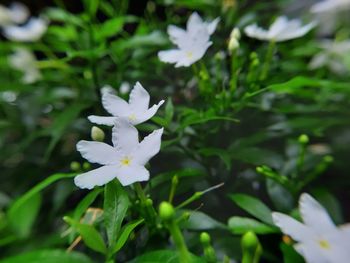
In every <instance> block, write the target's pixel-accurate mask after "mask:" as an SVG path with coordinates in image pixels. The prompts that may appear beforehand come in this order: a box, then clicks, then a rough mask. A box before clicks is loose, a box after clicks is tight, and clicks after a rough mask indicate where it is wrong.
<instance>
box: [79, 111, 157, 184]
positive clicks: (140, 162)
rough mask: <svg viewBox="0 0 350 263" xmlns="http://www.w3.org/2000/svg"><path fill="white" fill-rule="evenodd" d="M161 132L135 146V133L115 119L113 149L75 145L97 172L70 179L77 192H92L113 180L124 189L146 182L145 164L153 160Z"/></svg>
mask: <svg viewBox="0 0 350 263" xmlns="http://www.w3.org/2000/svg"><path fill="white" fill-rule="evenodd" d="M162 134H163V128H161V129H158V130H155V131H153V132H152V133H151V134H150V135H148V136H147V137H145V138H144V139H143V140H142V141H141V142H139V138H138V136H139V135H138V131H137V129H136V128H135V127H134V126H133V125H132V124H131V123H130V122H129V121H128V120H126V119H124V118H118V119H117V120H116V123H115V126H114V127H113V130H112V142H113V146H110V145H108V144H106V143H102V142H95V141H79V142H78V144H77V150H78V151H79V152H80V153H81V155H82V156H83V157H84V158H85V159H86V160H88V161H89V162H91V163H98V164H101V165H103V166H102V167H100V168H97V169H94V170H92V171H89V172H86V173H83V174H80V175H78V176H76V177H75V178H74V182H75V184H76V185H77V186H78V187H79V188H87V189H92V188H93V187H95V186H101V185H104V184H106V183H108V182H110V181H111V180H113V179H114V178H117V179H118V180H119V181H120V183H121V184H122V185H124V186H126V185H130V184H132V183H135V182H141V181H147V180H148V179H149V176H150V174H149V171H148V170H147V169H146V168H145V167H144V166H145V164H146V163H147V162H148V161H149V160H150V159H151V158H152V157H153V156H155V155H156V154H157V153H158V152H159V150H160V145H161V136H162Z"/></svg>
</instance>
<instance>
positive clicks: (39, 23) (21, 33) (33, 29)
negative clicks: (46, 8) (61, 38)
mask: <svg viewBox="0 0 350 263" xmlns="http://www.w3.org/2000/svg"><path fill="white" fill-rule="evenodd" d="M47 27H48V22H47V20H45V19H43V18H34V17H33V18H31V19H29V21H28V22H27V23H26V24H25V25H23V26H15V25H10V26H5V27H4V35H5V37H6V38H8V39H10V40H12V41H18V42H31V41H37V40H39V39H40V38H41V37H42V36H43V34H45V32H46V30H47Z"/></svg>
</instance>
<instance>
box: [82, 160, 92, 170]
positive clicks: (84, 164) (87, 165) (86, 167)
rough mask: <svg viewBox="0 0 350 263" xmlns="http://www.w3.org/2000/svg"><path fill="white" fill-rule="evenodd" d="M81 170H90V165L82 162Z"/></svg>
mask: <svg viewBox="0 0 350 263" xmlns="http://www.w3.org/2000/svg"><path fill="white" fill-rule="evenodd" d="M83 169H84V170H90V169H91V164H90V163H88V162H84V163H83Z"/></svg>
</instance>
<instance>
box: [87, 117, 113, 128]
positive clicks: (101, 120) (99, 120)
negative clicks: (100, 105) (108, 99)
mask: <svg viewBox="0 0 350 263" xmlns="http://www.w3.org/2000/svg"><path fill="white" fill-rule="evenodd" d="M88 119H89V121H91V122H92V123H96V124H101V125H108V126H113V125H114V123H115V121H116V117H104V116H96V115H90V116H89V117H88Z"/></svg>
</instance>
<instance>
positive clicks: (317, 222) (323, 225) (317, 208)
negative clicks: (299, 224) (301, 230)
mask: <svg viewBox="0 0 350 263" xmlns="http://www.w3.org/2000/svg"><path fill="white" fill-rule="evenodd" d="M299 210H300V213H301V217H302V218H303V221H304V223H305V225H307V226H308V227H310V228H313V229H315V230H316V231H317V232H319V233H322V232H326V231H333V230H335V229H336V226H335V225H334V223H333V222H332V219H331V218H330V216H329V215H328V213H327V211H326V210H325V209H324V208H323V207H322V206H321V205H320V204H319V203H318V202H317V201H316V200H315V199H314V198H312V197H311V196H310V195H308V194H306V193H303V194H302V195H301V196H300V199H299Z"/></svg>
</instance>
